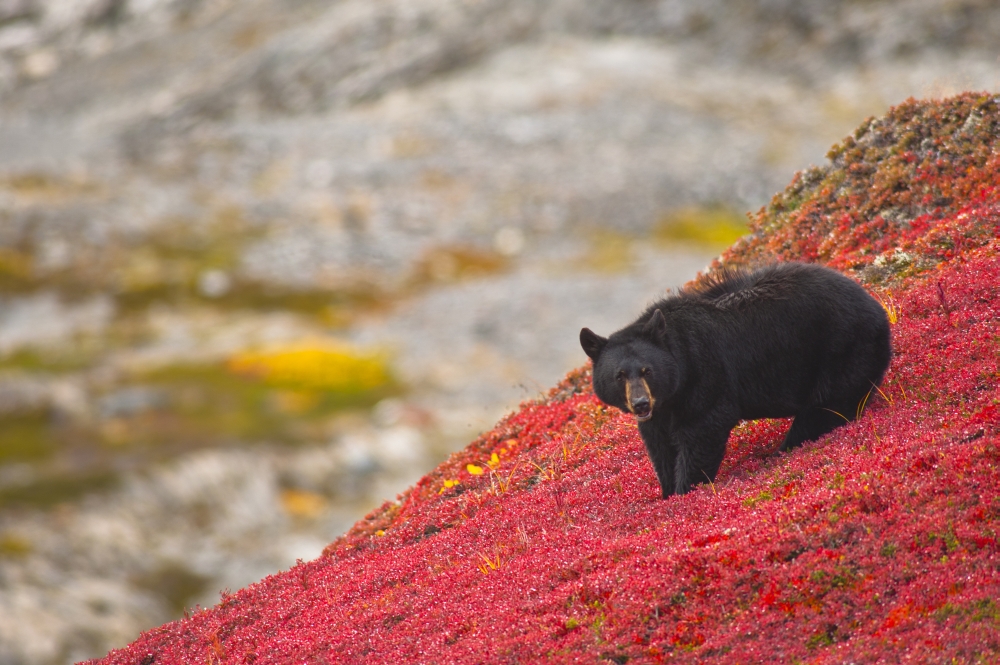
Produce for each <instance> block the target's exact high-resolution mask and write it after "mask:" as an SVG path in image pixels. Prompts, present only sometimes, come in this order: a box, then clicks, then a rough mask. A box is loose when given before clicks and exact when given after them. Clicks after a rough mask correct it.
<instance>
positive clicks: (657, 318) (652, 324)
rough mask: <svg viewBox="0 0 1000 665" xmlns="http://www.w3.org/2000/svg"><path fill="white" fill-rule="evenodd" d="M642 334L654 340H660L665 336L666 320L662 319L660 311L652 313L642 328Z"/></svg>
mask: <svg viewBox="0 0 1000 665" xmlns="http://www.w3.org/2000/svg"><path fill="white" fill-rule="evenodd" d="M642 332H643V333H644V334H646V335H649V336H650V337H653V338H654V339H660V338H661V337H663V336H664V335H665V334H666V332H667V320H666V319H665V318H663V311H662V310H659V309H658V310H656V311H655V312H653V316H651V317H649V321H646V325H644V326H643V327H642Z"/></svg>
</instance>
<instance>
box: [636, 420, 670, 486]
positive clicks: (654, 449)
mask: <svg viewBox="0 0 1000 665" xmlns="http://www.w3.org/2000/svg"><path fill="white" fill-rule="evenodd" d="M669 423H670V421H669V419H664V418H652V419H651V420H648V421H646V422H641V423H639V434H641V435H642V442H643V443H645V444H646V452H647V453H649V460H650V461H651V462H652V463H653V469H654V470H655V471H656V477H657V478H658V479H659V481H660V491H661V493H662V496H663V498H664V499H666V498H667V497H668V496H670V495H671V494H673V493H674V485H675V481H674V469H675V468H676V467H677V448H676V447H675V446H674V445H673V442H672V441H671V440H670V439H671V437H670V425H669Z"/></svg>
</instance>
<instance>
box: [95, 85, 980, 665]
mask: <svg viewBox="0 0 1000 665" xmlns="http://www.w3.org/2000/svg"><path fill="white" fill-rule="evenodd" d="M998 145H1000V109H998V100H997V99H994V98H992V97H990V96H988V95H973V94H966V95H963V96H960V97H957V98H953V99H948V100H943V101H935V102H914V101H910V102H907V103H905V104H903V105H901V106H900V107H897V108H895V109H893V110H892V111H891V112H890V113H889V114H888V115H887V116H886V117H884V118H882V119H880V120H876V121H871V122H868V123H865V125H863V126H862V127H861V128H860V129H859V130H858V131H857V132H856V133H855V135H854V136H853V137H851V138H848V139H847V140H846V141H845V142H844V143H843V144H841V145H839V146H836V147H835V148H834V149H833V150H832V151H831V158H832V163H831V164H830V165H828V166H827V167H825V168H824V169H814V170H812V171H808V172H805V173H803V174H799V175H798V176H796V178H795V180H794V181H793V183H792V184H791V185H790V186H789V188H788V189H787V190H786V191H785V192H784V193H782V194H779V195H778V196H776V197H775V199H774V201H773V202H772V203H771V205H770V206H769V207H768V208H766V209H764V210H762V211H761V212H760V213H759V214H758V215H757V216H756V218H755V220H754V222H753V229H754V233H753V234H752V235H751V236H749V237H748V238H747V239H745V240H743V241H741V242H740V243H738V244H737V245H736V246H735V247H734V248H732V249H731V250H729V251H728V252H727V253H726V254H725V255H723V257H722V259H721V261H722V262H723V263H727V264H738V263H759V262H761V261H767V260H772V259H799V260H808V261H819V262H824V263H826V264H828V265H831V266H834V267H836V268H838V269H841V270H844V271H845V272H847V273H848V274H851V275H853V276H855V277H858V278H859V279H861V280H862V281H863V282H864V283H865V284H866V285H867V286H868V287H869V288H870V289H871V291H872V292H873V293H875V294H876V295H877V296H878V297H880V298H881V299H882V300H883V302H884V303H885V305H886V307H887V309H888V310H889V311H890V313H891V315H892V318H894V319H895V323H894V324H893V327H892V330H893V345H894V349H895V356H894V359H893V362H892V365H891V367H890V371H889V373H888V375H887V377H886V379H885V382H884V383H883V385H882V386H881V390H880V391H873V393H872V394H871V395H870V398H869V401H868V409H867V411H866V412H865V414H864V415H863V417H862V418H861V419H860V420H859V421H857V422H854V423H851V424H848V425H846V426H844V427H842V428H840V429H838V430H836V431H835V432H833V433H831V434H830V435H828V436H826V437H824V438H823V439H822V440H820V441H817V442H814V443H810V444H806V445H805V446H804V447H803V448H802V449H799V450H796V451H794V452H792V453H789V454H783V455H777V454H775V452H774V451H775V450H776V449H777V447H778V445H779V443H780V441H781V435H782V434H783V432H784V429H785V428H786V427H787V425H788V423H787V422H783V421H757V422H748V423H743V424H741V425H740V426H738V427H737V428H736V429H735V430H734V431H733V433H732V436H731V437H730V440H729V450H728V454H727V457H726V460H725V462H724V463H723V467H722V469H721V471H720V473H719V476H718V478H717V479H716V481H715V483H714V485H701V486H699V487H698V488H697V489H695V490H694V491H692V492H691V493H690V494H688V495H685V496H682V497H672V498H670V499H669V500H666V501H662V500H660V499H659V498H658V496H659V487H658V485H657V482H656V477H655V475H654V473H653V470H652V468H651V466H650V463H649V461H648V459H647V457H646V454H645V451H644V450H643V446H642V441H641V439H640V437H639V435H638V432H637V429H636V426H635V423H634V421H633V419H632V417H630V416H628V415H626V414H622V413H620V412H617V411H616V410H614V409H611V408H605V407H604V406H602V405H601V404H600V403H599V402H598V401H597V399H596V398H595V397H594V396H593V394H592V393H591V391H590V387H589V375H588V369H587V368H582V369H580V370H578V371H576V372H573V373H571V374H570V375H569V376H568V377H567V378H566V380H565V381H564V382H563V383H562V384H560V385H559V386H557V387H556V388H554V389H553V390H552V391H551V392H550V393H549V394H548V396H547V397H545V398H544V399H541V400H539V401H537V402H533V403H526V404H524V405H522V408H521V409H520V410H519V411H517V412H516V413H513V414H512V415H510V416H509V417H507V418H506V419H505V420H503V421H502V422H501V423H499V424H498V425H497V427H496V428H495V429H494V430H492V431H491V432H488V433H486V434H484V435H483V436H481V437H480V438H479V439H477V440H476V441H474V442H473V443H471V444H470V445H469V446H468V447H467V448H466V449H465V450H463V451H461V452H459V453H456V454H454V455H453V456H452V457H451V458H450V459H449V460H447V461H446V462H445V463H443V464H442V465H441V466H440V467H438V468H437V469H436V470H435V471H433V472H432V473H430V474H429V475H427V476H426V477H424V478H423V479H422V480H421V481H420V482H419V483H417V485H416V486H414V487H413V488H412V489H410V490H409V491H407V492H406V493H405V494H403V495H401V496H400V497H399V499H398V501H395V502H388V503H386V504H385V505H384V506H382V507H381V508H380V509H378V510H376V511H374V512H373V513H372V514H370V515H368V516H367V517H366V518H365V519H364V520H362V521H360V522H359V523H358V524H357V525H355V527H354V528H353V529H351V531H350V532H348V533H347V534H346V535H344V536H343V537H341V538H340V539H338V540H337V541H336V542H334V543H333V544H331V545H330V546H329V547H328V548H327V550H326V552H325V553H324V555H323V556H322V557H321V558H319V559H318V560H316V561H312V562H308V563H302V564H300V565H297V566H295V567H294V568H292V569H291V570H289V571H286V572H283V573H280V574H277V575H274V576H271V577H268V578H267V579H265V580H263V581H262V582H260V583H258V584H256V585H253V586H251V587H249V588H246V589H243V590H241V591H239V592H236V593H233V594H225V595H224V596H223V597H222V599H221V601H220V603H219V604H218V605H217V606H216V607H214V608H211V609H208V610H203V611H197V612H195V613H193V614H192V615H191V616H190V617H188V618H186V619H184V620H181V621H177V622H174V623H171V624H167V625H165V626H163V627H160V628H157V629H154V630H151V631H149V632H147V633H145V634H143V635H142V636H141V637H140V638H139V639H138V640H137V641H136V642H135V643H133V644H132V645H130V646H129V647H127V648H124V649H121V650H118V651H115V652H112V653H111V654H109V655H108V656H107V657H106V658H105V659H104V660H103V661H100V662H104V663H108V664H109V665H110V664H112V663H114V664H117V663H121V664H128V665H140V664H141V665H152V664H153V663H196V662H197V663H248V664H252V665H263V664H264V663H291V662H296V663H300V662H307V663H534V662H552V663H563V662H566V663H569V662H580V663H595V662H613V663H625V662H635V663H659V662H683V663H779V662H780V663H794V662H802V663H847V662H852V663H873V662H914V663H952V662H954V663H976V662H996V661H997V659H998V658H1000V556H998V553H1000V547H998V530H1000V390H998V387H997V384H998V378H1000V256H998V254H1000V252H998V250H1000V240H998V237H1000V189H998V184H1000V152H998V147H997V146H998ZM581 355H582V354H581ZM477 471H481V473H478V474H477V473H475V472H477Z"/></svg>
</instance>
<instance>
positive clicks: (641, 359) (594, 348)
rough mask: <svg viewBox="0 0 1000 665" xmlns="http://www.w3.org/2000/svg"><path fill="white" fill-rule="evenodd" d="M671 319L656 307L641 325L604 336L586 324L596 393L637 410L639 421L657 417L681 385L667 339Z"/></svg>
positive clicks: (584, 336)
mask: <svg viewBox="0 0 1000 665" xmlns="http://www.w3.org/2000/svg"><path fill="white" fill-rule="evenodd" d="M666 328H667V322H666V320H665V319H664V317H663V312H661V311H660V310H655V311H654V312H653V314H652V316H650V317H649V320H648V321H646V323H645V324H643V325H642V326H641V327H639V328H638V329H634V328H633V327H631V326H630V327H629V328H626V329H624V330H620V331H619V332H616V333H615V334H613V335H611V337H601V336H600V335H598V334H597V333H595V332H593V331H592V330H590V328H584V329H583V330H581V331H580V346H582V347H583V350H584V351H585V352H586V354H587V355H588V356H590V359H591V360H593V361H594V393H595V394H596V395H597V396H598V398H600V400H601V401H602V402H604V403H605V404H610V405H611V406H615V407H618V408H619V409H621V410H622V411H629V412H631V413H633V414H635V417H636V419H637V420H638V421H639V422H643V421H646V420H649V419H650V418H652V417H653V411H654V410H655V409H656V408H657V406H659V405H663V404H666V403H668V402H669V401H670V400H671V398H672V397H673V396H674V394H675V393H676V392H677V389H678V387H679V386H680V367H679V366H678V363H677V360H676V359H675V358H674V356H673V355H672V354H671V353H670V351H669V346H668V344H667V342H666Z"/></svg>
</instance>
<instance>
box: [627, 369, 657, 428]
mask: <svg viewBox="0 0 1000 665" xmlns="http://www.w3.org/2000/svg"><path fill="white" fill-rule="evenodd" d="M625 401H626V402H627V403H628V410H629V411H631V412H632V413H634V414H635V417H636V420H638V421H639V422H643V421H646V420H649V419H650V418H652V417H653V397H652V395H650V394H649V386H648V385H646V381H645V379H641V378H640V379H631V380H630V381H628V382H627V383H626V384H625Z"/></svg>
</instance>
